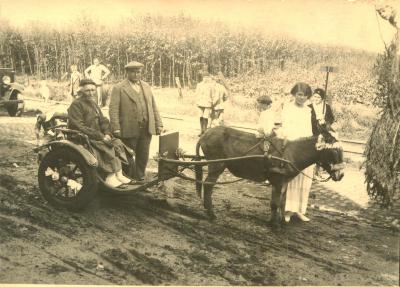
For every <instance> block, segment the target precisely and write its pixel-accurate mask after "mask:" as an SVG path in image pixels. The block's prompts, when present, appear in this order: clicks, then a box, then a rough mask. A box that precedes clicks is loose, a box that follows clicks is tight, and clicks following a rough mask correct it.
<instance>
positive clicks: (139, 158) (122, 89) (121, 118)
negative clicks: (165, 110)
mask: <svg viewBox="0 0 400 287" xmlns="http://www.w3.org/2000/svg"><path fill="white" fill-rule="evenodd" d="M142 68H143V64H141V63H138V62H135V61H133V62H130V63H128V64H127V65H126V66H125V71H126V76H127V78H126V79H125V80H123V81H121V82H120V83H118V84H116V85H115V86H114V87H113V89H112V91H111V100H110V110H109V112H110V121H111V129H112V131H113V134H114V135H115V136H116V137H118V138H121V139H122V141H123V142H124V143H125V144H126V145H127V146H128V147H130V148H131V149H133V150H134V151H135V154H136V156H135V165H134V168H133V170H131V173H130V176H131V177H133V178H134V179H136V180H138V181H143V180H144V177H145V171H146V166H147V161H148V159H149V150H150V142H151V138H152V136H153V135H160V134H161V133H162V132H163V123H162V121H161V117H160V115H159V113H158V109H157V105H156V102H155V100H154V97H153V93H152V91H151V88H150V86H149V85H148V84H147V83H146V82H143V81H142V80H141V75H142Z"/></svg>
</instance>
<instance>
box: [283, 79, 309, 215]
mask: <svg viewBox="0 0 400 287" xmlns="http://www.w3.org/2000/svg"><path fill="white" fill-rule="evenodd" d="M290 93H291V94H292V96H293V97H294V101H293V102H289V103H285V104H284V105H283V108H282V114H281V122H282V126H281V128H280V132H279V136H280V137H281V136H283V137H284V138H285V139H287V140H296V139H299V138H303V137H310V136H312V135H313V130H312V124H311V108H310V107H309V106H307V105H306V102H307V100H308V99H309V98H310V97H311V96H312V90H311V87H310V86H309V85H308V84H306V83H297V84H295V85H294V87H293V88H292V89H291V91H290ZM313 173H314V165H311V166H309V167H307V168H305V169H304V170H302V172H301V173H299V174H298V175H297V176H296V177H294V178H293V179H292V180H291V181H290V182H289V183H288V185H287V189H286V204H285V221H286V222H289V221H290V218H291V216H292V215H295V216H297V217H298V218H299V219H300V220H302V221H310V219H309V218H308V217H306V216H305V213H306V210H307V204H308V197H309V194H310V190H311V184H312V178H313Z"/></svg>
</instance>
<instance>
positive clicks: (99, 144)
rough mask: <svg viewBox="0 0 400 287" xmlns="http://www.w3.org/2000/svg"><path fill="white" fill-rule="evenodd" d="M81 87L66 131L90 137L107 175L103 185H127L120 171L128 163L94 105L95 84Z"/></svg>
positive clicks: (120, 144)
mask: <svg viewBox="0 0 400 287" xmlns="http://www.w3.org/2000/svg"><path fill="white" fill-rule="evenodd" d="M80 87H81V88H80V93H81V96H80V97H79V98H77V99H75V100H74V101H73V102H72V104H71V106H70V107H69V108H68V127H69V128H70V129H74V130H78V131H80V132H82V133H84V134H86V135H87V136H88V137H89V140H90V144H91V146H92V147H93V152H94V153H95V156H96V158H97V161H98V164H99V168H100V169H101V170H102V171H104V172H105V173H106V180H105V182H106V184H108V185H110V186H111V187H118V186H120V185H122V184H128V183H130V182H131V180H130V179H129V178H127V177H125V176H124V175H123V174H122V167H121V159H122V160H124V161H127V159H126V155H125V152H124V148H125V146H124V145H123V143H122V142H121V141H120V140H119V139H116V138H113V137H112V134H111V129H110V121H109V120H108V119H107V118H106V117H105V116H104V115H103V113H102V112H101V109H100V108H99V107H98V106H97V104H96V102H95V100H96V98H95V96H96V84H95V82H93V81H92V80H90V79H83V80H81V82H80Z"/></svg>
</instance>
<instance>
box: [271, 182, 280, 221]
mask: <svg viewBox="0 0 400 287" xmlns="http://www.w3.org/2000/svg"><path fill="white" fill-rule="evenodd" d="M280 201H281V184H273V185H272V195H271V202H270V206H271V218H270V223H271V225H272V227H273V228H278V227H279V226H280V221H281V218H280V210H279V208H280V204H281V203H280Z"/></svg>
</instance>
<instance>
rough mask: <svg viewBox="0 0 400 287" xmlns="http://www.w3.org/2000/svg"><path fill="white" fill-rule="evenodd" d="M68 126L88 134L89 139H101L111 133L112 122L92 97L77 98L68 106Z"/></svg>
mask: <svg viewBox="0 0 400 287" xmlns="http://www.w3.org/2000/svg"><path fill="white" fill-rule="evenodd" d="M68 127H69V128H70V129H74V130H79V131H81V132H82V133H84V134H86V135H87V136H88V137H89V139H91V140H96V141H101V140H103V138H104V136H105V135H106V134H109V135H111V129H110V122H109V120H108V119H107V118H106V117H105V116H104V115H103V113H102V112H101V110H100V108H99V107H98V106H97V105H96V103H95V102H94V101H93V100H91V99H90V98H86V97H84V96H82V97H80V98H78V99H75V100H74V101H73V102H72V104H71V106H70V107H69V108H68Z"/></svg>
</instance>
